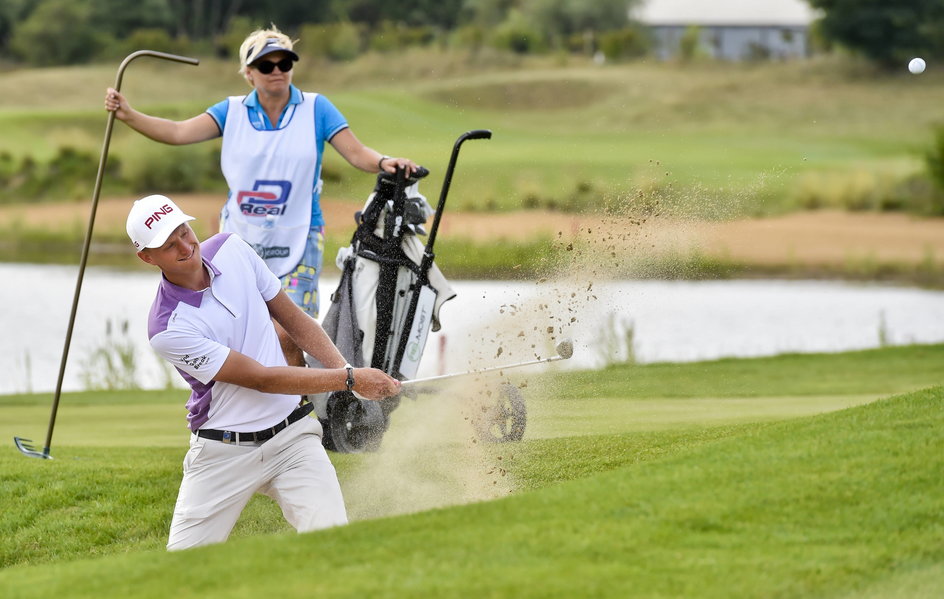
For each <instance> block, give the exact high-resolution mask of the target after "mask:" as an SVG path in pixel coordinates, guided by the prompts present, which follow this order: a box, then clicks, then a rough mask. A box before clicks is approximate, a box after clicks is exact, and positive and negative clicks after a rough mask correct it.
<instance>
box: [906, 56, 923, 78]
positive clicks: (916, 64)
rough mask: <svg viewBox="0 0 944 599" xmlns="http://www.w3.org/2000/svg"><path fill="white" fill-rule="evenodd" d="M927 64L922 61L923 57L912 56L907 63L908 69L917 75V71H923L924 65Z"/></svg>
mask: <svg viewBox="0 0 944 599" xmlns="http://www.w3.org/2000/svg"><path fill="white" fill-rule="evenodd" d="M925 66H927V65H925V63H924V59H923V58H912V59H911V62H909V63H908V70H909V71H911V72H912V73H914V74H915V75H918V74H919V73H923V72H924V67H925Z"/></svg>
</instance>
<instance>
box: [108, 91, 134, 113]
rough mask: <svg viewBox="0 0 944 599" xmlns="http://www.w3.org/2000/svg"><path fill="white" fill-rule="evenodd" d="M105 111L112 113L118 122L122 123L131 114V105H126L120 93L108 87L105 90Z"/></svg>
mask: <svg viewBox="0 0 944 599" xmlns="http://www.w3.org/2000/svg"><path fill="white" fill-rule="evenodd" d="M105 110H107V111H108V112H114V113H115V118H116V119H118V120H119V121H123V120H125V119H126V118H127V117H128V114H130V112H131V105H130V104H128V101H127V100H125V97H124V96H122V95H121V92H119V91H118V90H116V89H114V88H111V87H109V88H108V89H107V90H105Z"/></svg>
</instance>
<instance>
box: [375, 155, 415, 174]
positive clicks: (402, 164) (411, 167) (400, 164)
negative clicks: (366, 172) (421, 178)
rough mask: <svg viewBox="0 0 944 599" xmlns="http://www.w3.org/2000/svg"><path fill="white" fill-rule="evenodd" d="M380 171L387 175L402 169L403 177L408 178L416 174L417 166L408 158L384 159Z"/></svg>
mask: <svg viewBox="0 0 944 599" xmlns="http://www.w3.org/2000/svg"><path fill="white" fill-rule="evenodd" d="M380 168H381V170H383V171H384V172H387V173H395V172H397V169H398V168H402V169H403V176H404V177H409V176H410V175H412V174H413V173H415V172H416V169H417V168H418V167H417V164H416V163H415V162H413V161H412V160H410V159H409V158H385V159H384V160H383V161H382V162H381V164H380Z"/></svg>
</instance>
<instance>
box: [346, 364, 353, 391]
mask: <svg viewBox="0 0 944 599" xmlns="http://www.w3.org/2000/svg"><path fill="white" fill-rule="evenodd" d="M344 369H345V370H347V380H346V381H345V382H344V383H345V384H346V385H347V390H348V391H353V390H354V367H353V366H351V365H350V364H345V365H344Z"/></svg>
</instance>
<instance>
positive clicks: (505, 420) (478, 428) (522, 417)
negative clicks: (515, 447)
mask: <svg viewBox="0 0 944 599" xmlns="http://www.w3.org/2000/svg"><path fill="white" fill-rule="evenodd" d="M475 412H476V413H475V417H474V419H473V422H474V425H475V432H476V433H477V434H478V436H479V439H481V440H483V441H485V442H488V443H507V442H509V441H520V440H521V438H522V437H524V428H525V426H526V425H527V424H528V408H527V406H526V405H525V403H524V397H523V396H522V395H521V391H519V390H518V388H517V387H515V386H514V385H512V384H511V383H504V384H502V386H501V389H500V390H499V392H498V399H497V400H496V401H494V402H492V400H491V398H489V399H488V400H486V401H484V402H482V404H481V406H480V407H479V409H477V410H476V411H475Z"/></svg>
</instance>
